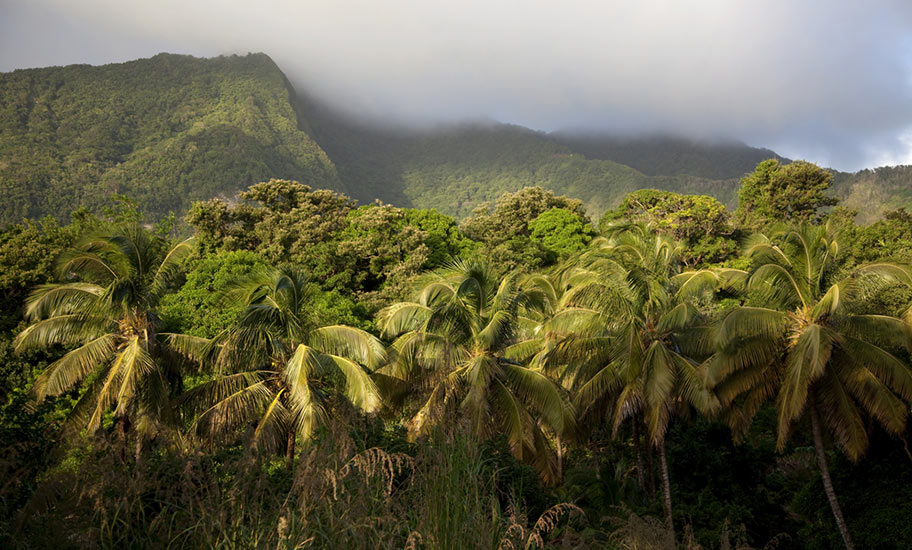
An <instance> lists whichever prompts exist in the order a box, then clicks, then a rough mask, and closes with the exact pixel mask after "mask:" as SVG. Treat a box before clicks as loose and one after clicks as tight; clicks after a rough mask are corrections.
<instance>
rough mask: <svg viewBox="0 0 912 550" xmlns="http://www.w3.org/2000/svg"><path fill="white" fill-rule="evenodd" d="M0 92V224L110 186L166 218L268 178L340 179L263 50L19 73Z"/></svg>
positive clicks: (324, 182) (57, 209)
mask: <svg viewBox="0 0 912 550" xmlns="http://www.w3.org/2000/svg"><path fill="white" fill-rule="evenodd" d="M0 97H3V102H2V105H0V205H2V206H0V222H10V221H18V220H20V219H22V218H23V217H32V218H37V217H41V216H44V215H48V214H50V215H54V216H57V217H58V218H63V217H64V216H66V215H67V214H68V213H69V212H70V210H72V209H73V207H74V205H82V206H87V207H89V208H91V209H92V210H96V211H97V210H99V208H100V207H101V206H103V205H106V204H108V200H109V199H108V197H109V196H110V195H111V194H112V193H122V194H125V195H129V196H130V197H131V198H132V199H134V200H136V201H138V202H139V203H140V204H141V205H142V208H143V211H144V212H145V213H146V214H147V215H151V216H161V215H164V214H167V213H168V211H172V210H173V211H175V212H178V213H182V212H184V211H185V210H186V209H187V208H188V207H189V206H190V203H191V202H192V201H194V200H199V199H208V198H211V197H215V196H228V197H232V196H233V195H234V194H235V193H237V192H238V191H240V190H241V189H244V188H246V187H248V186H250V185H251V184H253V183H256V182H258V181H263V180H265V179H269V178H270V177H286V178H294V179H297V180H300V181H303V182H309V183H319V184H320V186H321V187H334V188H338V186H339V182H338V179H337V176H336V173H335V168H334V167H333V165H332V163H331V162H330V161H329V159H328V157H327V156H326V154H325V153H324V152H323V151H322V150H321V149H320V147H319V145H317V144H316V143H315V142H314V141H313V140H312V139H311V138H310V137H309V136H308V135H307V133H306V124H305V123H304V121H303V120H301V119H299V118H298V116H297V114H296V112H295V110H294V92H293V90H292V89H291V87H290V86H289V84H288V83H287V82H286V80H285V77H284V75H283V74H282V72H281V71H280V70H279V69H278V67H276V66H275V64H274V63H273V62H272V61H271V60H270V59H269V58H268V57H266V56H265V55H262V54H258V55H249V56H246V57H237V56H231V57H220V58H216V59H209V60H203V59H196V58H193V57H189V56H178V55H166V54H161V55H158V56H155V57H153V58H151V59H145V60H139V61H131V62H129V63H123V64H117V65H105V66H102V67H90V66H87V65H73V66H69V67H53V68H47V69H29V70H19V71H14V72H11V73H5V74H0Z"/></svg>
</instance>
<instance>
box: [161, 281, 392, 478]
mask: <svg viewBox="0 0 912 550" xmlns="http://www.w3.org/2000/svg"><path fill="white" fill-rule="evenodd" d="M313 298H314V290H313V285H312V284H311V283H310V281H309V279H308V277H307V276H306V274H305V273H304V272H303V271H302V270H301V269H300V268H299V267H296V266H284V267H280V268H271V269H268V270H262V271H258V272H255V273H253V274H251V275H250V276H248V277H245V278H242V279H240V280H238V281H236V282H235V284H234V285H232V287H231V288H230V290H228V291H227V292H226V293H225V295H224V296H223V302H224V303H225V304H226V305H240V306H241V307H242V308H243V311H242V313H241V314H240V317H239V319H238V321H237V323H236V324H235V326H233V327H231V328H229V329H226V330H225V331H223V332H222V333H221V334H219V335H217V336H216V337H215V338H213V339H211V340H206V339H202V338H194V337H189V336H185V335H171V342H172V345H173V346H174V347H175V348H176V349H178V350H180V351H182V352H183V353H185V354H186V355H188V356H190V357H192V358H194V359H196V360H197V361H198V362H200V363H201V364H202V365H204V366H207V367H210V368H212V369H214V370H215V377H214V378H213V379H211V380H209V381H207V382H204V383H202V384H200V385H198V386H196V387H194V388H192V389H190V390H189V391H188V392H187V393H186V395H185V396H184V397H183V399H182V403H183V405H184V410H185V412H186V413H187V414H188V415H189V416H190V417H191V418H195V420H194V422H193V425H194V427H195V429H196V431H197V432H198V433H200V434H201V435H204V436H208V437H209V438H210V439H213V438H216V437H226V436H229V435H231V434H232V433H234V432H235V430H236V429H237V428H239V427H242V426H246V425H250V424H252V423H255V424H256V429H255V431H254V434H253V439H254V442H255V443H256V444H257V445H259V446H260V447H261V448H263V449H271V450H279V449H280V448H282V447H283V446H284V451H285V459H286V466H287V467H288V468H289V469H291V468H292V467H293V465H294V453H295V446H296V441H297V439H298V438H301V439H302V440H303V441H308V440H309V439H310V438H311V436H312V435H313V434H314V431H315V430H316V429H318V428H319V427H320V426H323V425H325V424H326V421H327V414H328V412H327V409H328V407H329V406H330V399H331V398H332V397H333V396H335V394H336V392H335V391H334V390H335V389H336V388H337V387H339V385H341V388H342V391H343V393H344V396H345V398H346V399H347V401H348V402H350V403H351V404H353V405H354V406H356V407H358V408H360V409H361V410H363V411H365V412H374V411H376V410H377V409H378V408H379V407H380V394H379V392H378V390H377V386H376V384H375V383H374V381H373V380H372V378H371V373H370V371H369V369H373V368H375V367H377V366H379V365H380V364H382V363H383V361H384V360H385V351H384V348H383V344H382V343H381V342H380V341H379V340H378V339H377V338H375V337H374V336H371V335H370V334H368V333H367V332H365V331H363V330H360V329H356V328H352V327H348V326H343V325H332V326H321V324H320V322H319V319H318V318H317V316H316V314H315V311H314V308H313Z"/></svg>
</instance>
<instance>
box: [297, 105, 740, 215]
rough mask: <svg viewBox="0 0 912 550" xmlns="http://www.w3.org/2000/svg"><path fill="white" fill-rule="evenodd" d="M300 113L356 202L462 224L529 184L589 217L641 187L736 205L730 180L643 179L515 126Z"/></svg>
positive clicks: (309, 109)
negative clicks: (394, 124) (581, 206)
mask: <svg viewBox="0 0 912 550" xmlns="http://www.w3.org/2000/svg"><path fill="white" fill-rule="evenodd" d="M302 110H303V111H304V112H305V113H306V117H307V119H308V120H309V121H310V122H311V125H312V129H313V135H314V136H315V137H316V139H317V141H319V143H320V144H321V146H322V147H323V148H324V149H325V150H326V152H327V153H328V154H329V156H330V157H331V158H332V159H333V161H334V162H335V163H336V165H337V166H338V169H339V174H340V176H341V178H342V179H343V181H344V182H345V183H346V186H347V187H348V188H349V189H351V192H352V194H353V196H354V197H355V198H357V199H359V200H362V201H369V200H372V199H374V198H380V199H382V200H384V201H388V202H392V203H395V204H401V205H406V206H413V207H417V208H431V207H433V208H437V209H438V210H440V211H441V212H444V213H446V214H450V215H454V216H459V217H462V216H466V215H468V214H470V213H471V212H472V210H473V209H474V208H475V207H476V206H478V205H479V204H481V203H482V202H485V201H493V200H494V199H496V198H497V197H498V196H500V195H501V194H503V193H505V192H508V191H516V190H518V189H521V188H522V187H525V186H531V185H538V186H541V187H544V188H546V189H551V190H553V191H555V192H556V193H559V194H562V195H567V196H571V197H577V198H580V199H583V201H584V202H585V204H586V205H587V210H588V211H589V213H590V214H591V215H593V216H599V215H600V214H601V213H602V212H604V211H605V210H607V209H608V208H611V207H613V206H616V205H617V204H618V203H619V202H620V200H621V198H622V197H623V196H624V195H625V194H626V193H629V192H630V191H633V190H636V189H641V188H646V187H657V188H661V189H672V190H676V191H680V192H683V193H705V194H711V195H713V196H716V197H717V198H719V199H720V200H721V201H723V202H725V203H728V204H733V202H734V201H735V200H736V195H737V193H736V192H737V177H730V178H726V179H713V178H707V177H700V176H691V175H685V174H673V175H656V176H648V175H646V174H644V173H642V172H641V171H638V170H635V169H633V168H631V167H629V166H625V165H623V164H620V163H618V162H614V161H611V160H602V159H593V158H587V157H586V156H584V155H582V154H580V153H579V152H578V151H576V150H574V149H571V148H570V147H568V146H566V145H564V144H562V143H560V142H558V141H557V140H555V139H554V138H552V137H551V136H549V135H548V134H545V133H541V132H535V131H532V130H529V129H527V128H523V127H520V126H513V125H507V124H465V125H458V126H449V127H440V128H436V129H432V130H406V129H384V128H377V127H371V126H367V125H359V124H358V123H355V122H351V121H349V120H346V119H345V118H343V117H339V116H338V115H336V114H335V113H333V112H331V111H329V110H327V109H326V108H324V107H322V106H320V105H319V104H317V103H315V102H313V101H303V102H302ZM751 169H753V166H750V167H749V168H748V169H747V170H746V172H749V171H750V170H751ZM740 175H741V174H738V176H740Z"/></svg>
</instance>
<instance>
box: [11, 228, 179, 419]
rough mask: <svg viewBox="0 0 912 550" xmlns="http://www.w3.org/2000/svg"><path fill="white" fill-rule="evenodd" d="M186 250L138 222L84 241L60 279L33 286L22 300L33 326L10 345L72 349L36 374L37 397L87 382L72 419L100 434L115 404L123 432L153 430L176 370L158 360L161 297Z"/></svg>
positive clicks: (61, 266)
mask: <svg viewBox="0 0 912 550" xmlns="http://www.w3.org/2000/svg"><path fill="white" fill-rule="evenodd" d="M191 251H192V241H191V240H190V239H188V240H185V241H182V242H180V243H178V244H176V245H174V246H173V247H171V248H170V249H169V248H168V243H167V242H166V241H164V240H163V239H161V238H159V237H156V236H154V235H153V234H152V233H151V232H149V231H148V230H146V229H144V228H142V227H140V226H139V225H137V224H130V225H124V226H120V227H116V228H114V229H110V230H105V231H98V232H94V233H91V234H89V235H87V236H85V237H84V238H83V239H82V240H81V241H79V242H78V244H77V245H76V246H74V247H73V248H72V249H70V250H67V251H65V252H64V253H63V254H62V255H61V257H60V258H59V261H58V266H57V270H58V274H59V278H60V279H61V280H62V281H63V282H60V283H52V284H46V285H42V286H39V287H37V288H36V289H35V290H34V291H33V292H32V293H31V295H30V296H29V298H28V300H27V301H26V311H25V317H26V319H27V320H29V321H31V322H32V324H31V325H30V326H29V327H28V328H26V329H25V330H24V331H22V333H20V334H19V335H18V336H17V338H16V349H17V350H19V351H22V350H25V349H29V348H48V347H50V346H55V345H62V346H66V347H74V349H72V350H71V351H69V352H67V353H66V354H65V355H64V356H63V357H61V358H60V359H58V360H57V361H55V362H53V363H52V364H51V365H50V366H48V368H47V369H46V370H45V371H44V372H43V373H42V374H41V375H40V376H39V377H38V379H37V381H36V382H35V386H34V391H35V393H36V395H37V397H38V399H44V398H45V397H46V396H49V395H60V394H62V393H64V392H67V391H69V390H72V389H74V388H76V387H77V386H79V385H80V383H81V382H83V381H85V380H88V387H87V389H86V391H85V392H84V393H83V395H82V396H81V397H80V399H79V401H78V402H77V404H76V406H75V408H74V410H73V414H72V417H71V420H72V421H73V423H72V424H71V425H72V426H74V427H87V428H88V429H89V431H95V430H97V429H98V428H99V427H100V426H101V423H102V419H103V418H104V415H105V413H107V412H108V411H110V410H111V409H112V408H113V412H114V415H115V417H116V418H118V419H120V421H121V424H120V425H121V427H122V428H125V424H126V420H127V419H132V420H133V421H135V420H137V419H139V420H143V421H144V422H142V423H141V424H140V426H141V427H145V428H150V429H151V427H152V425H153V424H155V423H157V421H159V420H162V419H163V418H164V417H166V416H167V415H168V411H169V410H170V402H169V399H170V393H171V390H170V385H169V382H171V381H173V380H174V379H175V376H176V373H174V372H173V371H172V368H171V367H172V365H170V364H169V363H167V362H165V361H162V358H161V349H160V343H159V338H158V333H157V330H158V326H159V319H158V317H157V316H156V314H155V309H156V307H157V305H158V302H159V299H160V298H161V297H162V296H163V294H164V293H165V291H166V290H167V289H168V287H169V284H170V283H171V282H172V281H173V279H174V277H175V276H176V275H177V274H178V272H179V265H180V263H181V261H182V260H183V258H185V257H186V256H187V255H188V254H189V253H190V252H191Z"/></svg>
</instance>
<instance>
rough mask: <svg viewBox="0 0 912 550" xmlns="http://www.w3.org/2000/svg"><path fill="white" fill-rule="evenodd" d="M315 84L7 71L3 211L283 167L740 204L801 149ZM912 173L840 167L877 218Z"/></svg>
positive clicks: (150, 70)
mask: <svg viewBox="0 0 912 550" xmlns="http://www.w3.org/2000/svg"><path fill="white" fill-rule="evenodd" d="M301 88H302V89H299V90H298V91H297V92H296V91H295V90H294V89H293V88H292V87H291V85H290V84H289V82H288V81H287V79H286V78H285V76H284V75H283V74H282V72H281V70H280V69H279V68H278V67H277V66H276V65H275V63H273V61H272V60H271V59H270V58H269V57H268V56H266V55H264V54H250V55H247V56H230V57H219V58H214V59H197V58H193V57H190V56H180V55H170V54H160V55H157V56H155V57H153V58H151V59H141V60H137V61H131V62H128V63H122V64H114V65H105V66H100V67H92V66H88V65H74V66H69V67H50V68H44V69H29V70H19V71H14V72H11V73H5V74H0V97H2V98H3V102H2V104H0V223H12V222H17V221H19V220H21V219H22V218H23V217H29V218H40V217H42V216H45V215H53V216H56V217H58V218H59V219H61V220H62V219H63V218H64V217H65V216H66V215H67V214H68V213H69V212H70V210H71V209H73V208H74V207H77V206H86V207H88V208H89V209H90V210H93V211H96V212H98V211H100V210H101V208H102V207H104V206H108V205H110V204H111V195H112V194H123V195H128V196H130V197H131V198H132V199H133V200H135V201H136V202H137V203H138V204H139V207H140V208H141V210H142V211H143V212H144V214H145V215H147V216H149V217H150V219H154V218H158V217H161V216H163V215H165V214H167V213H168V212H169V211H174V212H175V213H176V214H178V215H182V214H183V213H185V212H186V210H187V208H188V207H189V205H190V204H191V202H192V201H194V200H200V199H208V198H212V197H223V198H226V199H229V200H231V199H234V198H236V195H237V193H238V192H239V191H241V190H242V189H245V188H246V187H248V186H250V185H252V184H254V183H256V182H259V181H266V180H269V179H271V178H279V179H292V180H296V181H300V182H302V183H305V184H308V185H312V186H313V187H316V188H323V189H331V190H335V191H343V192H345V193H346V194H348V195H349V196H351V197H352V198H354V199H356V200H358V201H360V202H361V203H370V202H373V201H374V200H376V199H379V200H381V201H384V202H387V203H390V204H393V205H396V206H400V207H414V208H431V207H433V208H435V209H437V210H438V211H440V212H441V213H444V214H447V215H451V216H456V217H458V218H464V217H466V216H468V215H470V214H471V213H472V212H473V211H474V210H475V209H476V208H477V207H479V206H482V205H484V204H485V203H490V202H493V201H494V200H495V199H496V198H497V197H499V196H500V195H502V194H503V193H507V192H516V191H518V190H520V189H522V188H523V187H526V186H541V187H543V188H545V189H549V190H552V191H554V192H556V193H559V194H565V195H569V196H573V197H579V198H580V199H582V200H583V201H584V204H585V208H586V211H587V212H588V214H589V215H590V216H592V217H594V218H598V217H600V216H601V214H602V213H603V212H605V211H606V210H608V209H611V208H614V207H615V206H617V205H618V204H619V203H620V202H621V199H622V197H623V196H624V195H625V194H627V193H629V192H631V191H635V190H638V189H647V188H654V189H662V190H668V191H675V192H678V193H684V194H699V195H709V196H712V197H714V198H716V199H718V200H719V201H720V202H722V203H723V204H725V205H726V206H728V207H729V208H733V207H734V206H735V205H736V200H737V197H736V190H737V188H738V182H739V180H740V178H741V177H742V176H744V175H745V174H747V173H749V172H750V171H751V170H753V167H754V166H755V165H756V164H757V163H759V162H760V161H762V160H765V159H767V158H776V159H779V160H782V161H786V160H787V159H782V158H781V157H779V156H778V155H776V154H775V153H774V152H772V151H769V150H767V149H758V148H752V147H748V146H746V145H744V144H739V143H700V142H695V141H690V140H686V139H679V138H669V137H662V138H630V139H626V138H617V137H606V136H600V135H571V134H567V133H555V134H546V133H542V132H536V131H532V130H529V129H527V128H523V127H520V126H513V125H506V124H497V123H487V124H479V123H475V124H462V125H451V126H442V127H435V128H430V129H422V130H416V129H403V128H389V127H377V126H370V125H367V124H365V123H362V122H358V121H352V120H349V119H346V118H345V117H343V116H340V115H339V114H338V113H336V112H334V111H333V110H331V109H328V108H326V107H325V106H322V105H321V104H319V103H318V102H316V101H313V100H311V99H309V98H308V97H307V96H306V93H305V92H306V89H304V88H306V83H304V84H303V86H302V87H301ZM910 181H912V171H910V169H908V168H905V167H898V168H880V169H877V170H875V171H862V172H859V173H858V174H843V173H837V174H836V177H835V179H834V185H833V191H832V192H833V194H834V195H836V196H838V197H839V198H841V199H842V201H843V202H842V204H844V205H845V206H847V207H849V208H854V209H856V210H859V212H860V219H861V220H862V221H866V222H868V221H873V220H875V219H878V218H879V217H880V216H881V215H882V214H883V213H884V212H885V211H886V210H890V209H895V208H898V207H901V206H905V205H909V204H910V203H912V194H910V192H909V191H908V189H909V187H910V186H909V182H910Z"/></svg>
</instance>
